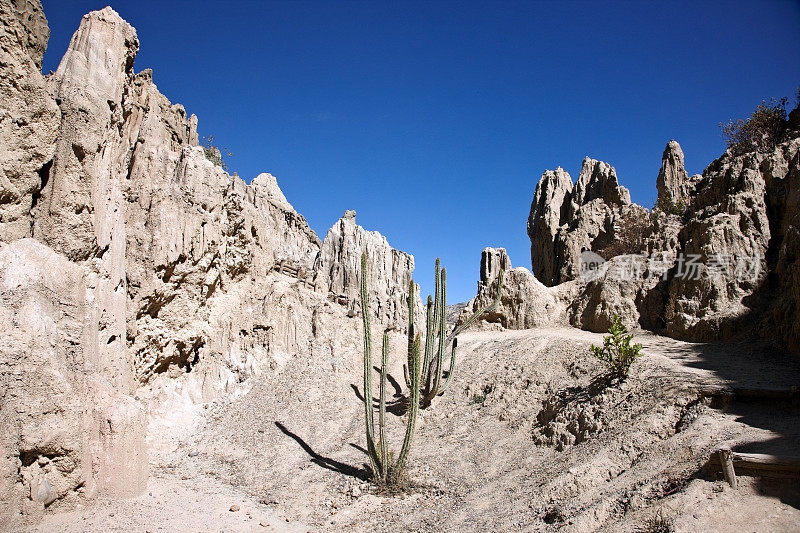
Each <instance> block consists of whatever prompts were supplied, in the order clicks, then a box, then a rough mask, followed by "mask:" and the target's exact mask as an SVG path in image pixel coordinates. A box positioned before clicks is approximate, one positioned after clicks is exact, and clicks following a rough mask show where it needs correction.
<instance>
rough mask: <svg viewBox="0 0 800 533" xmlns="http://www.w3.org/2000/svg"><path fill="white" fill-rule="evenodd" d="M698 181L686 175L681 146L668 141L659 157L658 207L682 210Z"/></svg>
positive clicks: (696, 177) (695, 177) (657, 179)
mask: <svg viewBox="0 0 800 533" xmlns="http://www.w3.org/2000/svg"><path fill="white" fill-rule="evenodd" d="M699 179H700V176H698V175H695V176H692V177H691V178H690V177H689V175H688V174H687V173H686V168H685V165H684V158H683V150H681V145H680V144H678V142H677V141H674V140H671V141H669V142H668V143H667V147H666V148H664V154H663V155H662V156H661V170H660V171H659V173H658V176H657V177H656V190H658V205H660V206H663V207H667V208H670V207H672V208H675V209H678V208H684V207H685V206H686V205H687V204H688V203H689V201H690V197H691V195H692V193H693V192H694V187H695V185H696V183H697V181H698V180H699ZM668 210H669V209H668Z"/></svg>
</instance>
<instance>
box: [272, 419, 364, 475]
mask: <svg viewBox="0 0 800 533" xmlns="http://www.w3.org/2000/svg"><path fill="white" fill-rule="evenodd" d="M275 426H276V427H277V428H278V429H279V430H280V431H281V433H283V434H284V435H286V436H287V437H290V438H291V439H292V440H294V441H295V442H296V443H297V444H299V445H300V447H301V448H302V449H303V451H304V452H306V453H307V454H308V455H309V456H311V462H312V463H314V464H316V465H318V466H321V467H322V468H325V469H326V470H331V471H333V472H338V473H339V474H343V475H345V476H350V477H354V478H356V479H360V480H361V481H369V479H370V476H369V471H368V470H366V469H365V468H359V467H356V466H352V465H349V464H347V463H342V462H341V461H337V460H336V459H331V458H330V457H325V456H324V455H320V454H319V453H317V452H315V451H314V449H313V448H312V447H311V446H309V445H308V443H306V441H304V440H303V439H302V438H301V437H300V436H299V435H297V434H296V433H294V432H292V431H291V430H290V429H289V428H287V427H286V426H284V425H283V424H281V423H280V422H278V421H277V420H276V421H275Z"/></svg>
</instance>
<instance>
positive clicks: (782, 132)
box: [719, 97, 789, 155]
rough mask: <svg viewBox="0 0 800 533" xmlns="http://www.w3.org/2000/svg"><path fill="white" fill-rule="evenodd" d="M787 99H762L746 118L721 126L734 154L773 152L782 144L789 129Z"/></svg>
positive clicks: (726, 141) (730, 121)
mask: <svg viewBox="0 0 800 533" xmlns="http://www.w3.org/2000/svg"><path fill="white" fill-rule="evenodd" d="M787 102H788V98H786V97H783V98H781V99H780V100H776V99H775V98H770V99H769V101H767V100H762V101H761V103H760V104H758V106H756V109H755V111H753V113H752V114H751V115H750V117H749V118H747V119H741V118H740V119H736V120H732V119H731V120H729V121H728V122H727V123H726V124H723V123H720V125H719V126H720V128H722V138H723V139H724V140H725V144H727V145H728V148H730V149H731V151H732V152H733V154H734V155H742V154H746V153H748V152H771V151H772V150H774V149H775V147H776V146H777V145H778V143H780V142H783V141H784V140H785V139H784V137H785V136H786V132H787V129H788V126H789V121H788V120H787V116H786V104H787Z"/></svg>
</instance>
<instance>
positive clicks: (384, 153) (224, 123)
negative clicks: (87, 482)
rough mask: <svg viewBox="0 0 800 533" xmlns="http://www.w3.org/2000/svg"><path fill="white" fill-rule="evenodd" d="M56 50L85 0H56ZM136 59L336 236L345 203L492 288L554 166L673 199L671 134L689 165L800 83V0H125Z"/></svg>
mask: <svg viewBox="0 0 800 533" xmlns="http://www.w3.org/2000/svg"><path fill="white" fill-rule="evenodd" d="M43 3H44V7H45V14H46V15H47V18H48V20H49V21H50V28H51V31H52V34H51V39H50V45H49V48H48V51H47V54H46V55H45V61H44V71H45V72H47V71H48V70H51V69H52V70H55V68H56V67H57V65H58V62H59V60H60V58H61V56H62V55H63V53H64V50H65V49H66V46H67V44H68V42H69V38H70V36H71V34H72V33H73V32H74V31H75V29H76V28H77V26H78V23H79V21H80V18H81V15H82V14H83V13H85V12H88V11H90V10H92V9H100V8H102V7H104V6H105V5H106V4H107V3H108V0H107V1H105V2H104V1H84V0H70V1H68V2H65V1H63V0H44V2H43ZM111 5H112V7H113V8H114V9H115V10H116V11H117V12H119V13H120V14H121V15H122V17H123V18H125V19H126V20H128V22H130V23H131V24H133V25H134V26H135V27H136V29H137V31H138V35H139V40H140V42H141V51H140V53H139V56H138V58H137V60H136V65H135V68H136V70H137V71H139V70H142V69H144V68H152V69H153V71H154V80H155V82H156V84H157V85H158V87H159V89H160V90H161V91H162V92H163V93H164V94H166V96H167V97H168V98H170V100H171V101H172V102H174V103H177V102H180V103H182V104H184V106H185V107H186V109H187V111H188V112H189V113H194V114H196V115H197V116H198V117H199V130H200V134H201V135H208V134H213V135H214V138H215V141H216V142H217V144H220V145H222V146H224V147H227V148H228V149H230V150H231V151H232V152H233V153H234V156H233V157H232V158H229V162H228V164H229V168H230V169H231V171H236V172H238V173H239V174H240V175H241V176H242V177H243V178H245V179H246V180H247V181H250V180H251V179H252V178H253V177H255V176H256V175H257V174H258V173H260V172H263V171H267V172H271V173H273V174H275V175H276V176H277V178H278V183H279V184H280V186H281V188H282V189H283V191H284V193H285V194H286V197H287V198H288V199H289V201H290V202H291V203H292V204H293V205H294V206H295V208H296V209H297V210H298V211H299V212H300V213H302V214H303V215H305V217H306V218H307V219H308V221H309V223H310V224H311V227H312V228H313V229H314V230H315V231H316V232H317V233H318V234H319V235H320V238H323V237H324V236H325V233H326V231H327V229H328V228H329V227H330V226H331V225H332V224H333V223H334V222H335V221H336V220H337V219H338V218H339V217H340V216H341V214H342V213H343V212H344V211H345V209H355V210H356V211H357V212H358V218H357V220H358V222H359V223H360V224H361V225H363V226H364V227H366V228H367V229H370V230H378V231H380V232H381V233H383V234H384V235H386V236H387V237H388V239H389V242H390V243H391V244H392V245H393V246H394V247H396V248H400V249H402V250H406V251H408V252H410V253H413V254H414V256H415V258H416V261H417V273H416V276H415V278H416V279H417V281H418V282H420V283H421V284H422V285H423V290H430V289H429V287H430V285H431V281H432V272H431V271H432V269H433V260H434V258H435V257H436V256H437V255H438V256H440V257H441V258H442V261H443V263H444V264H445V266H447V267H448V281H449V284H448V292H449V296H450V298H449V300H450V301H451V302H457V301H464V300H467V299H469V298H471V297H472V296H473V295H474V293H475V282H476V280H477V278H478V268H479V260H480V253H481V250H482V249H483V248H484V247H485V246H503V247H505V248H506V249H508V252H509V254H510V256H511V260H512V263H513V264H514V265H515V266H526V267H528V268H530V253H529V245H530V243H529V241H528V237H527V235H526V229H525V223H526V219H527V216H528V210H529V208H530V202H531V198H532V195H533V191H534V187H535V186H536V183H537V181H538V179H539V177H540V176H541V174H542V172H543V171H544V170H545V169H552V168H555V167H556V166H559V165H560V166H562V167H564V168H565V169H566V170H567V171H569V172H570V174H571V175H572V177H573V180H574V179H576V178H577V173H578V170H579V168H580V164H581V160H582V159H583V157H584V156H586V155H588V156H590V157H593V158H596V159H602V160H604V161H607V162H609V163H611V164H612V165H614V166H615V167H616V169H617V174H618V175H619V177H620V180H621V181H622V183H623V184H624V185H625V186H627V187H628V188H629V189H630V190H631V195H632V197H633V200H634V201H636V202H639V203H641V204H643V205H645V206H647V207H650V206H652V204H653V202H654V201H655V196H656V191H655V178H656V174H657V173H658V169H659V166H660V162H661V152H662V151H663V149H664V146H665V145H666V143H667V141H668V140H669V139H676V140H678V142H680V143H681V146H682V147H683V149H684V152H685V154H686V163H687V167H688V170H689V172H690V173H695V172H701V171H702V170H703V168H704V167H705V166H706V165H707V164H708V163H710V162H711V161H712V160H713V159H714V158H716V157H717V156H719V154H721V153H722V151H723V150H724V144H723V142H722V139H721V137H720V130H719V127H718V124H719V123H720V122H722V121H726V120H727V119H729V118H731V117H745V116H747V115H749V113H750V112H751V111H752V109H753V108H754V107H755V106H756V104H758V103H759V102H760V101H761V100H762V99H763V98H769V97H773V96H774V97H780V96H790V97H791V98H792V101H793V100H794V98H793V96H794V94H795V92H796V89H797V86H798V84H800V2H797V1H787V0H783V1H779V0H764V1H759V2H738V1H719V2H697V1H695V2H677V1H672V2H646V1H641V2H520V3H518V2H500V1H496V2H494V1H493V2H468V1H460V2H445V1H438V2H437V1H434V2H407V3H400V2H392V3H388V2H367V1H364V2H341V1H336V2H334V1H330V2H302V1H291V2H288V1H287V2H266V1H265V2H256V1H251V2H224V3H221V2H207V1H199V0H193V1H174V0H173V1H163V0H158V1H151V0H137V1H135V2H134V1H127V0H118V1H113V3H112V4H111Z"/></svg>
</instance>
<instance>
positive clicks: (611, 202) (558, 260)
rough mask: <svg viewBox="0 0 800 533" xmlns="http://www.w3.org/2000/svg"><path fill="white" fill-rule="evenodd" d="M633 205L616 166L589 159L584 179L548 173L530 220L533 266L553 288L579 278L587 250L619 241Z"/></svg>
mask: <svg viewBox="0 0 800 533" xmlns="http://www.w3.org/2000/svg"><path fill="white" fill-rule="evenodd" d="M630 204H631V197H630V193H629V192H628V190H627V189H626V188H625V187H621V186H620V185H619V182H618V180H617V173H616V171H615V170H614V167H612V166H610V165H608V164H607V163H604V162H602V161H597V160H594V159H590V158H588V157H587V158H585V159H584V160H583V166H582V167H581V173H580V176H579V177H578V181H577V182H576V183H575V185H574V186H573V184H572V179H571V178H570V175H569V174H568V173H567V172H566V171H565V170H563V169H562V168H558V169H556V170H555V171H547V172H545V173H544V174H543V175H542V178H541V180H540V181H539V184H538V185H537V186H536V191H535V193H534V197H533V202H532V204H531V212H530V216H529V217H528V235H529V236H530V238H531V264H532V266H533V274H534V275H535V276H536V279H538V280H539V281H541V282H542V283H544V284H545V285H547V286H553V285H558V284H559V283H563V282H565V281H569V280H572V279H575V278H576V277H577V276H578V274H579V269H580V254H581V252H583V251H584V250H599V249H601V248H603V247H604V246H607V245H609V244H611V243H612V242H613V241H614V238H615V237H614V231H615V224H616V222H617V220H618V219H619V218H620V217H622V216H624V213H625V212H626V208H628V207H629V206H630Z"/></svg>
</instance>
